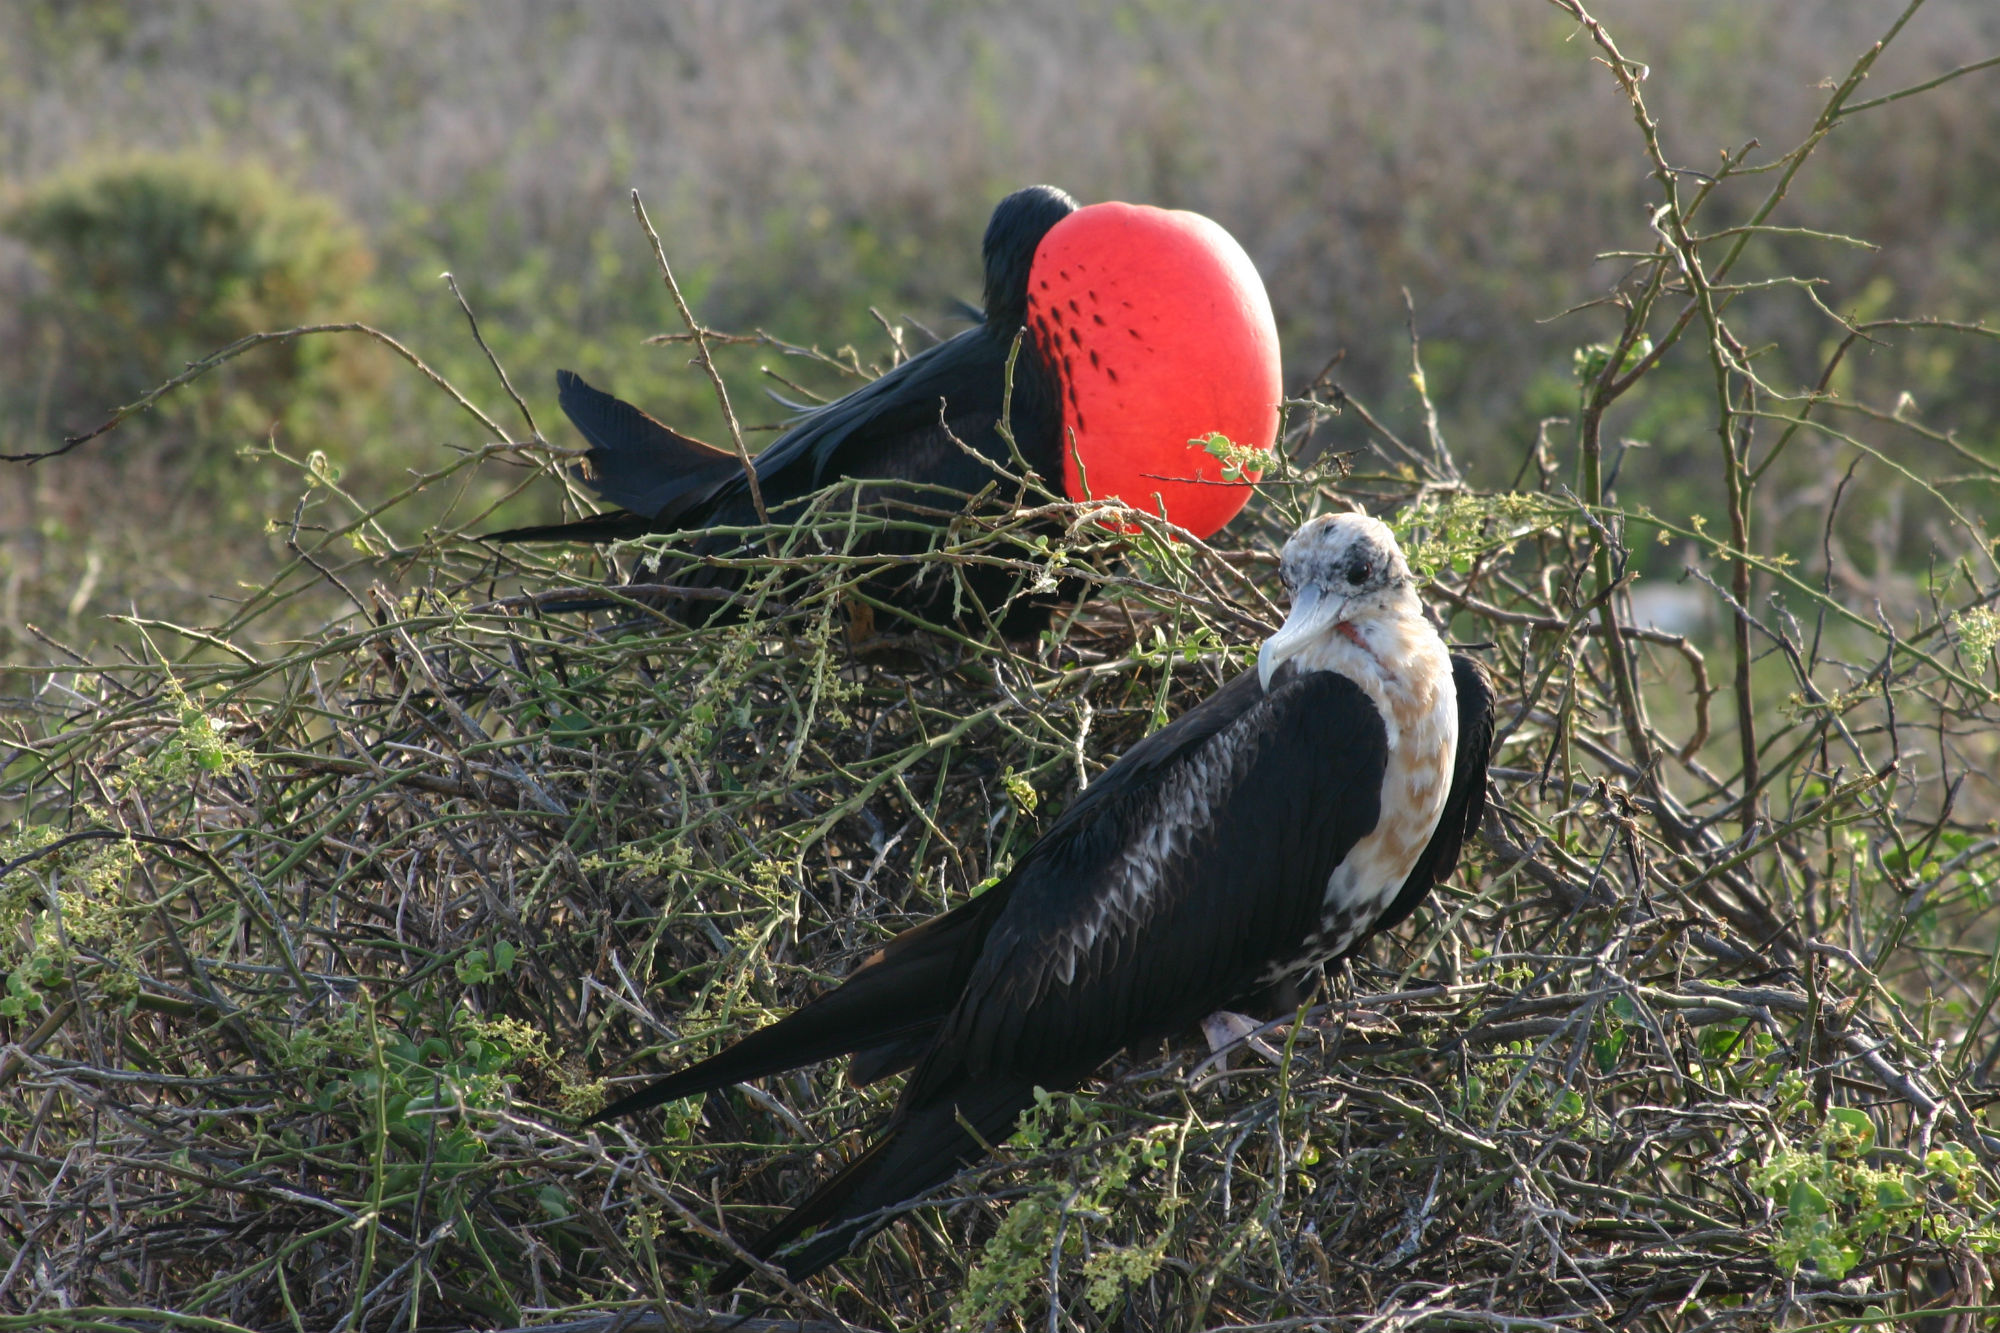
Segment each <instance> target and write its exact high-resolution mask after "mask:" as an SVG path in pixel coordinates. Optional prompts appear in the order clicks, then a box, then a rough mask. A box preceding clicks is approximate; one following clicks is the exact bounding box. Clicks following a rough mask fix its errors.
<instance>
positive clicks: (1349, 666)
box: [1293, 606, 1451, 749]
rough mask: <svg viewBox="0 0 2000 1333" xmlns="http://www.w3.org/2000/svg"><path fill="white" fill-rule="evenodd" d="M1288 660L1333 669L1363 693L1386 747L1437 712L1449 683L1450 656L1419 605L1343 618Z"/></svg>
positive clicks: (1316, 668) (1309, 667) (1313, 668)
mask: <svg viewBox="0 0 2000 1333" xmlns="http://www.w3.org/2000/svg"><path fill="white" fill-rule="evenodd" d="M1293 661H1294V662H1295V663H1296V665H1297V668H1298V670H1300V671H1338V672H1339V673H1340V674H1341V675H1343V676H1346V677H1347V678H1348V679H1349V680H1352V681H1353V682H1354V683H1355V684H1357V685H1359V686H1360V687H1361V688H1362V690H1363V691H1365V692H1366V693H1367V695H1368V697H1369V698H1370V699H1372V700H1373V701H1374V703H1375V706H1376V708H1377V709H1378V710H1379V711H1380V712H1381V714H1382V721H1383V723H1384V725H1385V726H1386V727H1387V728H1388V730H1389V746H1390V748H1391V749H1394V748H1396V746H1397V745H1398V744H1399V743H1400V739H1401V737H1402V735H1404V734H1405V733H1407V732H1409V731H1410V730H1412V729H1413V728H1414V727H1416V726H1417V724H1418V722H1419V719H1425V718H1429V717H1430V716H1431V715H1432V714H1433V713H1435V712H1436V711H1437V709H1438V706H1439V703H1440V699H1439V692H1440V691H1441V690H1444V689H1447V688H1449V686H1450V684H1451V656H1450V654H1449V653H1447V652H1446V651H1445V646H1444V640H1443V639H1441V638H1439V637H1438V632H1437V630H1436V629H1435V628H1433V627H1432V625H1431V623H1430V621H1428V620H1426V619H1425V618H1424V615H1423V611H1422V609H1421V608H1420V607H1417V606H1410V607H1398V608H1394V609H1392V610H1389V611H1377V612H1373V613H1371V614H1369V615H1367V616H1363V617H1357V618H1355V619H1353V620H1343V621H1340V622H1339V623H1338V624H1336V625H1335V626H1334V627H1333V629H1332V630H1331V631H1330V632H1329V633H1327V634H1325V635H1323V636H1322V637H1321V638H1320V639H1319V640H1318V641H1317V642H1315V643H1313V644H1311V645H1310V646H1308V647H1307V648H1305V649H1304V650H1302V651H1301V652H1300V653H1299V654H1298V655H1297V656H1296V657H1295V658H1294V659H1293Z"/></svg>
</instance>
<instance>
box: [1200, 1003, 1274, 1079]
mask: <svg viewBox="0 0 2000 1333" xmlns="http://www.w3.org/2000/svg"><path fill="white" fill-rule="evenodd" d="M1283 1031H1284V1029H1283V1028H1275V1029H1273V1030H1272V1033H1271V1034H1270V1035H1277V1034H1279V1033H1282V1032H1283ZM1201 1035H1202V1036H1204V1037H1206V1038H1207V1039H1208V1050H1209V1059H1208V1060H1206V1061H1204V1062H1203V1064H1202V1067H1203V1069H1206V1068H1207V1067H1208V1066H1209V1065H1211V1064H1220V1065H1221V1066H1222V1067H1223V1068H1224V1069H1227V1068H1228V1067H1229V1054H1230V1053H1233V1049H1234V1048H1235V1047H1237V1046H1238V1045H1241V1046H1244V1047H1247V1048H1248V1049H1250V1050H1253V1051H1255V1052H1257V1054H1259V1055H1261V1056H1263V1057H1264V1058H1265V1059H1266V1060H1269V1061H1270V1062H1271V1063H1272V1064H1274V1065H1275V1064H1281V1063H1283V1061H1284V1058H1285V1057H1284V1056H1283V1055H1282V1054H1280V1053H1279V1051H1278V1049H1277V1047H1275V1046H1273V1045H1271V1043H1270V1042H1268V1041H1266V1040H1265V1034H1264V1025H1263V1024H1262V1023H1259V1022H1258V1021H1257V1020H1256V1019H1254V1018H1251V1017H1250V1016H1249V1015H1247V1014H1238V1013H1233V1012H1231V1011H1230V1010H1227V1009H1218V1010H1216V1011H1215V1012H1214V1013H1212V1014H1210V1015H1209V1016H1208V1017H1207V1018H1204V1019H1202V1020H1201Z"/></svg>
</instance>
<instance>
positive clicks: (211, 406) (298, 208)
mask: <svg viewBox="0 0 2000 1333" xmlns="http://www.w3.org/2000/svg"><path fill="white" fill-rule="evenodd" d="M0 228H4V229H5V231H6V232H7V233H8V234H9V235H11V236H13V237H15V238H16V239H17V240H19V241H21V242H22V243H24V244H25V245H27V246H28V247H29V248H30V249H31V250H32V251H33V252H34V254H35V255H36V257H37V258H38V259H39V260H40V261H41V264H42V266H43V268H44V269H45V271H46V273H47V276H48V279H49V281H48V286H47V288H46V289H45V290H44V291H43V292H41V293H40V294H39V296H38V298H37V299H36V300H35V302H34V306H35V308H34V309H33V311H32V312H31V315H32V317H33V318H34V319H35V320H36V321H38V322H39V323H41V324H42V325H43V327H44V328H45V329H48V330H53V331H54V337H53V338H52V339H49V342H50V344H51V345H53V346H55V347H56V348H57V349H58V351H57V355H58V356H59V358H60V362H59V366H58V374H57V377H56V386H55V387H56V395H57V396H56V402H57V404H58V412H59V418H58V419H67V418H74V419H75V420H76V422H77V423H78V424H81V423H82V421H83V420H84V419H86V418H89V417H93V416H102V415H103V414H104V413H105V412H107V411H108V410H109V409H111V408H112V407H115V406H116V405H118V404H120V403H124V402H129V401H130V400H132V399H134V398H137V397H138V396H139V395H140V394H141V393H143V392H144V391H145V390H146V389H148V388H151V387H152V386H153V385H154V384H157V383H158V382H160V381H161V380H163V379H165V378H168V377H169V376H171V375H173V374H175V373H177V372H178V371H180V370H181V369H182V368H183V366H184V365H185V363H187V362H189V361H192V360H195V359H197V358H199V357H201V356H205V355H207V354H208V353H209V352H212V351H214V350H215V349H216V348H217V347H220V346H223V345H225V344H228V343H231V342H234V341H236V340H237V339H238V338H241V337H243V336H245V335H246V334H249V333H254V332H256V331H258V330H263V329H278V328H284V327H287V326H288V325H295V324H301V323H304V322H306V321H308V320H310V319H313V318H315V317H322V316H325V315H327V314H328V313H329V312H334V311H338V310H340V309H341V308H342V306H343V305H344V304H345V303H346V302H347V300H348V298H349V297H350V294H351V293H352V292H353V290H354V289H355V287H356V286H357V285H358V284H360V283H361V282H362V281H363V280H364V279H366V278H367V276H368V275H369V273H370V272H371V271H372V269H373V267H374V260H373V258H372V256H371V255H370V253H369V250H368V248H367V246H366V245H365V244H364V243H363V241H362V239H361V236H360V234H359V232H358V231H357V230H356V229H355V228H354V226H353V225H352V224H350V223H349V222H348V221H347V220H346V219H345V218H344V217H343V216H342V215H341V213H340V210H339V209H338V208H337V207H336V206H335V205H334V204H333V202H332V201H331V200H328V199H326V198H324V197H323V196H320V195H317V194H313V193H311V192H309V191H305V190H301V189H298V188H296V187H295V186H293V185H291V184H290V183H288V182H286V181H285V180H283V179H281V178H280V177H279V176H277V175H276V174H274V173H273V172H271V171H270V170H269V169H268V168H266V167H264V166H261V165H259V164H257V163H254V162H234V161H228V160H224V159H221V158H217V157H211V156H206V155H203V154H199V153H193V152H184V153H175V154H170V155H165V156H159V155H150V156H121V157H116V158H109V159H105V160H102V161H98V162H94V163H91V164H88V165H86V166H82V167H79V168H77V169H75V170H73V171H69V172H65V173H62V174H60V175H57V176H54V177H51V178H49V179H47V180H45V181H42V182H40V183H39V184H37V185H35V186H33V187H31V188H30V189H28V190H27V191H26V192H25V194H24V196H23V197H22V198H20V199H19V200H17V201H16V202H15V203H14V204H13V205H12V207H10V208H9V209H8V210H7V211H6V213H5V214H4V216H0ZM332 347H333V345H332V344H328V343H325V342H313V341H311V340H295V341H289V342H281V343H275V344H272V345H270V346H269V347H267V348H265V349H263V350H261V351H260V352H259V353H258V354H256V355H254V356H251V357H246V358H242V359H239V360H237V361H235V362H232V363H231V364H230V365H229V366H228V367H227V368H226V369H225V371H224V372H223V373H221V374H219V375H216V376H214V377H211V378H210V379H208V380H206V381H205V382H204V383H203V385H202V386H201V388H200V390H199V391H197V392H194V393H189V394H184V395H180V396H178V397H175V398H171V399H168V400H167V401H166V403H165V404H163V405H162V406H161V407H160V408H158V409H157V410H156V416H155V420H154V423H153V424H154V425H155V427H156V436H157V439H158V440H161V441H164V442H165V444H166V447H167V448H168V449H169V450H170V451H171V452H174V453H177V454H205V453H211V452H213V451H214V450H216V449H220V448H223V447H225V446H227V445H229V444H231V443H234V442H238V441H239V440H240V436H241V434H242V433H244V432H246V431H248V432H254V433H256V434H262V433H263V432H264V431H265V430H266V429H267V428H268V427H269V425H270V424H271V423H272V422H274V421H279V420H283V419H285V418H287V417H297V416H298V415H300V414H301V413H303V412H305V411H309V410H311V409H312V408H314V407H316V406H318V405H320V404H321V402H322V400H323V399H324V397H325V396H326V395H327V394H328V393H329V392H331V390H332V389H333V388H334V387H336V385H337V382H338V380H339V378H340V376H339V375H338V374H336V373H335V372H334V371H333V369H332V367H333V365H334V363H335V358H334V353H333V351H332Z"/></svg>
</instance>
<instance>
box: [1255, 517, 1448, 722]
mask: <svg viewBox="0 0 2000 1333" xmlns="http://www.w3.org/2000/svg"><path fill="white" fill-rule="evenodd" d="M1278 571H1279V577H1281V578H1283V579H1284V581H1285V586H1286V587H1287V588H1289V589H1291V593H1292V613H1291V615H1289V616H1287V617H1286V618H1285V624H1284V627H1283V628H1282V629H1280V630H1279V631H1278V632H1277V633H1276V634H1273V635H1272V636H1271V637H1270V638H1268V639H1266V640H1264V647H1263V648H1262V650H1260V651H1259V652H1258V654H1257V677H1258V679H1259V680H1260V681H1261V682H1262V683H1263V685H1264V687H1265V688H1266V689H1269V688H1270V685H1271V676H1272V673H1274V672H1276V671H1277V669H1278V668H1279V667H1280V666H1281V665H1283V664H1284V662H1285V661H1286V660H1287V659H1289V658H1293V657H1297V656H1298V655H1299V654H1300V653H1303V652H1305V651H1307V650H1308V649H1310V648H1312V647H1313V646H1315V645H1316V644H1320V643H1323V642H1325V641H1326V640H1327V639H1329V638H1331V637H1333V636H1334V635H1343V636H1345V637H1346V638H1348V639H1350V640H1352V641H1353V642H1354V643H1356V644H1358V645H1360V646H1362V647H1364V648H1365V647H1367V640H1368V638H1369V635H1368V630H1369V627H1370V625H1371V623H1373V622H1377V621H1385V620H1403V619H1407V618H1409V617H1412V616H1415V617H1418V618H1419V619H1421V617H1422V615H1423V604H1422V603H1421V602H1419V601H1418V600H1417V589H1416V579H1415V577H1414V576H1413V575H1412V574H1411V573H1410V566H1409V563H1408V562H1407V561H1405V560H1404V559H1403V549H1402V548H1401V547H1400V546H1398V545H1396V536H1395V534H1394V533H1392V532H1390V531H1389V528H1388V525H1387V524H1385V523H1383V522H1382V521H1381V520H1379V519H1374V518H1370V517H1368V515H1366V514H1321V515H1320V516H1319V517H1318V518H1315V519H1312V520H1310V521H1308V522H1307V523H1306V524H1305V525H1304V526H1303V527H1301V528H1300V529H1299V530H1298V531H1297V532H1295V533H1293V534H1292V539H1291V540H1290V541H1288V542H1286V543H1285V551H1284V554H1283V555H1282V556H1281V557H1280V558H1279V562H1278Z"/></svg>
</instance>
